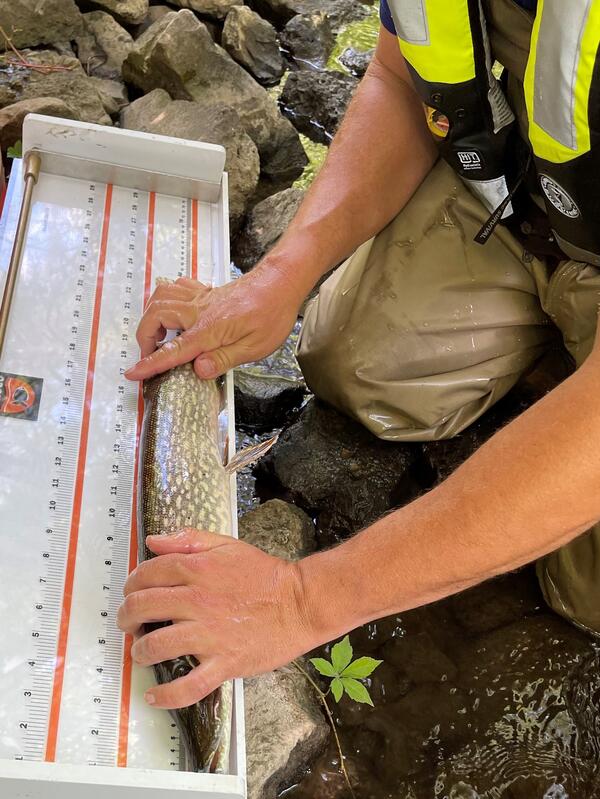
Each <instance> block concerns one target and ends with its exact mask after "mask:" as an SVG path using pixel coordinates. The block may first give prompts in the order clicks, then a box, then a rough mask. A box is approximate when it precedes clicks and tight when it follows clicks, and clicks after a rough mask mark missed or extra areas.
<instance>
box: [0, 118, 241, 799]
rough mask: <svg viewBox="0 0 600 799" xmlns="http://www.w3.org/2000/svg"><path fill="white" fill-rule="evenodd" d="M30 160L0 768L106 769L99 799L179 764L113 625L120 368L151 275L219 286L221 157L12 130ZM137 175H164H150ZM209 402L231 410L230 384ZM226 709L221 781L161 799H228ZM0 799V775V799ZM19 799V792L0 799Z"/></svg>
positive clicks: (8, 222)
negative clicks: (187, 797) (33, 176)
mask: <svg viewBox="0 0 600 799" xmlns="http://www.w3.org/2000/svg"><path fill="white" fill-rule="evenodd" d="M100 145H103V148H102V149H100ZM32 147H35V148H36V150H37V151H38V152H39V153H40V155H41V157H42V173H41V175H40V179H39V181H38V184H37V185H36V187H35V190H34V194H33V202H32V207H31V213H30V217H29V226H28V233H27V239H26V243H25V248H24V252H23V257H22V261H21V267H20V272H19V279H18V283H17V288H16V291H15V296H14V299H13V303H12V308H11V315H10V321H9V327H8V333H7V340H6V345H5V348H4V351H3V354H2V358H1V360H0V380H3V381H4V392H3V397H4V399H3V402H2V404H0V442H1V445H2V452H3V459H2V465H1V466H0V535H1V536H2V542H3V552H4V554H3V561H2V565H1V566H0V574H1V580H0V612H1V613H2V618H3V619H4V620H5V626H4V630H3V642H2V647H1V650H0V685H1V686H2V690H1V691H0V758H3V759H5V760H6V761H9V760H10V761H12V767H11V769H10V774H11V775H19V773H21V774H23V778H25V775H26V772H25V770H27V773H29V771H30V769H31V768H32V765H33V764H40V765H42V764H55V765H56V767H57V768H63V767H65V766H66V765H69V766H87V767H88V768H87V770H86V771H85V772H83V773H84V778H83V779H85V780H86V781H87V780H88V779H89V781H90V782H96V781H97V777H96V776H92V775H95V774H97V773H100V772H102V771H104V769H103V768H102V767H107V768H108V769H110V771H111V776H110V780H108V782H110V785H111V796H115V793H114V790H115V789H114V784H115V783H114V780H115V775H114V772H115V767H116V768H117V769H119V773H120V774H122V775H124V774H125V773H126V772H129V771H134V770H136V769H153V770H165V771H173V770H177V769H178V768H179V739H178V734H177V731H176V728H175V727H174V725H173V723H172V720H171V717H170V716H169V714H168V713H167V712H165V711H157V710H155V709H152V708H150V707H148V706H147V705H146V703H145V702H144V701H143V693H144V691H145V690H146V688H148V687H149V685H150V684H151V683H152V681H153V679H154V678H153V672H152V670H151V669H140V668H138V667H136V666H135V665H133V664H132V661H131V657H130V646H131V639H130V638H129V636H123V634H122V633H121V632H120V631H119V630H118V628H117V627H116V613H117V610H118V608H119V605H120V604H121V601H122V597H123V585H124V582H125V579H126V577H127V574H128V573H129V572H130V571H131V569H132V568H134V566H135V564H136V562H137V529H136V508H137V501H138V497H137V490H136V488H137V476H138V475H137V472H138V454H139V453H138V448H139V436H140V428H141V422H142V413H143V402H142V397H141V388H140V386H139V385H138V384H137V383H131V382H129V381H127V380H126V379H125V378H124V377H123V372H124V371H125V369H126V368H128V367H129V366H130V365H132V364H133V363H135V361H136V360H137V358H138V353H139V351H138V346H137V342H136V338H135V331H136V327H137V323H138V321H139V319H140V317H141V314H142V309H143V306H144V302H145V300H147V298H148V297H149V295H150V293H151V291H152V290H153V288H154V285H155V281H156V278H157V277H159V276H160V277H166V278H177V277H178V276H191V277H194V278H197V279H199V280H201V281H203V282H206V283H212V284H217V283H221V282H224V281H225V280H226V279H227V273H228V270H229V254H228V239H227V214H226V199H227V198H226V176H225V175H224V174H223V162H224V155H223V151H222V149H221V148H217V147H214V146H210V145H199V144H196V143H189V142H180V141H178V140H171V139H166V138H164V137H156V136H148V135H145V134H139V133H132V132H128V131H127V132H126V131H117V130H114V129H106V128H99V127H97V126H93V125H86V124H84V123H73V122H65V121H63V120H59V121H57V120H55V119H48V118H45V117H37V116H30V117H28V119H27V120H26V123H25V129H24V152H27V151H28V150H29V149H31V148H32ZM98 152H100V153H101V156H102V158H104V159H106V160H104V161H99V160H98ZM169 155H170V158H167V156H169ZM194 156H196V162H195V166H194ZM145 162H147V164H148V168H147V169H146V168H145V167H144V163H145ZM155 164H161V166H162V168H163V169H164V168H165V167H166V168H167V169H169V167H171V166H173V168H174V174H173V173H171V171H170V170H169V173H168V174H166V173H165V174H164V175H158V176H157V174H156V173H155V172H153V171H152V169H153V165H155ZM46 168H47V169H48V170H49V171H48V172H46V171H45V169H46ZM194 169H195V170H196V173H197V174H195V175H194V174H193V172H194ZM177 170H179V176H178V173H177ZM21 172H22V166H21V163H20V162H15V164H14V167H13V171H12V174H11V179H10V184H9V189H8V193H7V197H6V202H5V208H4V212H3V215H2V218H1V220H0V288H1V284H2V281H3V280H4V278H5V275H6V268H7V264H8V261H9V257H10V251H11V248H12V241H13V238H14V232H15V229H16V224H17V217H18V213H19V208H20V199H21V193H22V188H23V180H22V174H21ZM203 173H204V174H205V177H203ZM190 175H191V177H190ZM216 176H217V177H218V181H217V177H216ZM178 178H179V179H178ZM140 187H142V188H140ZM161 189H162V191H161ZM176 189H180V190H183V191H185V194H184V193H183V191H182V194H181V196H178V195H177V194H174V193H172V192H173V190H176ZM226 395H227V407H228V408H229V409H231V408H232V404H231V395H232V386H231V379H229V381H228V385H227V390H226ZM228 423H229V427H230V429H232V428H231V426H232V424H233V414H232V413H231V412H230V413H229V419H228ZM229 438H230V440H231V441H232V442H233V441H234V436H233V435H230V436H229ZM232 503H233V506H234V507H235V483H234V479H233V478H232ZM233 517H234V518H235V517H236V514H235V512H234V513H233ZM235 699H236V707H235V720H234V731H233V732H234V734H233V739H234V747H233V752H232V764H231V774H230V775H189V774H188V775H182V774H173V775H171V777H170V779H169V781H168V782H167V783H165V784H166V785H168V786H169V787H168V788H165V790H167V792H169V791H171V792H172V790H173V789H174V788H173V786H175V788H176V787H177V785H178V783H177V778H183V780H184V781H183V782H182V783H181V785H182V786H183V785H185V786H188V787H186V788H185V789H186V790H196V791H199V792H200V793H201V794H202V795H203V796H204V795H206V796H215V797H216V796H219V797H221V796H223V797H225V796H227V797H229V796H231V797H237V796H243V718H242V713H241V707H242V706H241V701H242V698H241V688H240V686H239V685H237V686H236V695H235ZM22 761H28V762H27V764H26V765H25V764H24V765H23V766H22V771H21V772H19V771H18V770H16V771H15V767H17V769H18V765H17V764H19V763H20V762H22ZM5 765H6V763H5ZM90 766H95V767H97V768H95V769H90V768H89V767H90ZM119 767H121V768H119ZM123 767H128V768H127V769H124V768H123ZM40 773H41V774H42V775H43V774H45V773H47V772H40ZM65 773H67V772H65ZM77 773H78V774H79V772H77ZM86 775H87V776H86ZM11 779H13V780H15V779H17V778H16V777H14V776H13V777H12V778H11ZM42 779H43V777H42ZM77 779H78V780H80V778H79V777H78V778H77ZM102 779H104V778H101V779H100V781H102ZM106 779H108V778H106ZM119 779H121V781H122V783H123V786H124V787H123V790H126V785H127V783H128V778H127V777H120V778H119ZM189 779H194V780H196V783H193V784H192V785H191V787H190V783H189ZM105 781H106V780H105ZM226 781H229V782H226ZM159 782H160V780H159V781H158V782H157V780H156V779H155V778H154V777H153V778H152V779H150V780H149V787H152V789H153V790H160V788H157V785H158V784H159ZM2 784H3V783H2V761H1V760H0V793H2V795H3V796H5V795H6V794H5V793H4V791H3V790H2ZM10 784H13V783H10ZM14 784H15V785H17V783H16V782H15V783H14ZM77 784H78V785H79V787H81V784H80V782H78V783H77ZM135 784H137V785H138V786H139V784H140V782H139V778H138V779H137V781H136V782H135ZM9 791H10V789H9ZM240 791H241V792H240ZM146 794H147V791H146ZM25 795H27V796H33V795H36V794H32V793H30V792H28V793H25V791H23V793H19V789H18V787H17V788H15V789H14V793H12V794H11V793H10V792H9V793H8V796H15V797H17V796H25ZM48 795H49V794H48V792H47V788H46V789H44V790H42V792H41V793H40V796H48ZM57 795H58V794H57ZM60 795H61V797H64V796H65V795H66V794H65V793H64V786H63V789H62V790H61V793H60ZM98 795H99V796H100V795H104V794H100V793H99V794H98ZM116 795H118V793H117V794H116ZM123 795H126V794H123ZM160 795H164V794H160Z"/></svg>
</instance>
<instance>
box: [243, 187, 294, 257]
mask: <svg viewBox="0 0 600 799" xmlns="http://www.w3.org/2000/svg"><path fill="white" fill-rule="evenodd" d="M303 197H304V191H303V189H297V188H290V189H284V190H283V191H280V192H277V194H273V195H272V196H271V197H267V199H266V200H263V201H262V202H260V203H258V204H257V205H255V206H254V208H253V209H252V210H251V211H250V213H249V214H248V217H247V219H246V221H245V222H244V227H243V228H242V230H241V231H240V233H239V235H238V236H237V237H236V238H235V239H234V242H233V248H232V250H233V260H234V262H235V265H236V266H238V267H239V268H240V269H241V270H242V271H243V272H247V271H248V270H249V269H252V267H253V266H255V264H256V263H258V261H260V259H261V258H262V257H263V255H265V253H267V252H268V251H269V250H270V249H271V247H273V245H274V244H275V243H276V242H277V241H278V240H279V237H280V236H281V235H282V234H283V233H285V231H286V229H287V227H288V225H289V224H290V222H291V221H292V219H293V218H294V216H295V215H296V211H297V210H298V208H299V207H300V203H301V202H302V199H303Z"/></svg>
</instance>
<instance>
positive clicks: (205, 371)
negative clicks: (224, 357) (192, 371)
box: [196, 358, 215, 377]
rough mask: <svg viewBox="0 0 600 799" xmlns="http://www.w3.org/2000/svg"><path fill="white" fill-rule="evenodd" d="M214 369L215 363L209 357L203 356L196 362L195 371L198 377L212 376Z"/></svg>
mask: <svg viewBox="0 0 600 799" xmlns="http://www.w3.org/2000/svg"><path fill="white" fill-rule="evenodd" d="M214 371H215V365H214V363H213V362H212V361H211V360H210V358H204V359H203V360H201V361H198V362H197V364H196V372H197V374H198V377H212V375H213V374H214Z"/></svg>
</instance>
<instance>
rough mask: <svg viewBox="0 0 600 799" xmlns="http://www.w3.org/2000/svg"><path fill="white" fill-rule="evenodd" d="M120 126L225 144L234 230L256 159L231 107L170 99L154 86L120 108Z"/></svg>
mask: <svg viewBox="0 0 600 799" xmlns="http://www.w3.org/2000/svg"><path fill="white" fill-rule="evenodd" d="M121 126H122V127H124V128H130V129H132V130H141V131H146V132H148V133H159V134H162V135H163V136H174V137H177V138H182V139H192V140H193V141H204V142H209V143H211V144H221V145H222V146H223V147H225V151H226V153H227V155H226V159H225V169H226V170H227V172H228V173H229V210H230V226H231V228H232V230H233V231H235V230H236V228H237V226H238V225H239V224H240V221H241V219H242V217H243V215H244V213H245V210H246V204H247V203H248V200H249V199H250V197H251V196H252V194H253V193H254V190H255V188H256V184H257V182H258V172H259V168H260V162H259V157H258V152H257V149H256V146H255V144H254V142H253V141H252V139H251V138H250V137H249V136H248V134H247V133H245V131H244V128H243V126H242V125H241V124H240V120H239V117H238V115H237V114H236V112H235V111H234V110H233V108H230V107H229V106H226V105H223V104H221V103H203V102H198V103H196V102H191V101H188V100H171V98H170V97H169V95H168V94H167V92H165V91H163V90H162V89H155V90H154V91H152V92H150V93H149V94H147V95H146V96H145V97H140V99H139V100H136V101H135V102H133V103H132V104H131V105H130V106H128V107H127V108H126V109H125V110H124V111H123V113H122V115H121Z"/></svg>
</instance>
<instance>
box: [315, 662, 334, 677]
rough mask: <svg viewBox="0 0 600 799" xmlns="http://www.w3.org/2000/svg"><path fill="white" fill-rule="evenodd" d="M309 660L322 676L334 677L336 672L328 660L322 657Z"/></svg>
mask: <svg viewBox="0 0 600 799" xmlns="http://www.w3.org/2000/svg"><path fill="white" fill-rule="evenodd" d="M310 662H311V663H312V664H313V666H314V667H315V669H316V670H317V671H318V672H319V674H322V675H323V676H324V677H335V676H336V674H337V672H336V670H335V669H334V668H333V666H332V665H331V663H330V662H329V661H328V660H325V659H324V658H311V659H310Z"/></svg>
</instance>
